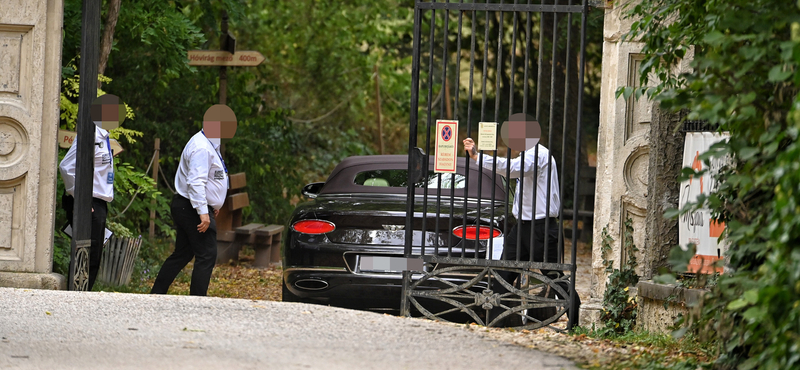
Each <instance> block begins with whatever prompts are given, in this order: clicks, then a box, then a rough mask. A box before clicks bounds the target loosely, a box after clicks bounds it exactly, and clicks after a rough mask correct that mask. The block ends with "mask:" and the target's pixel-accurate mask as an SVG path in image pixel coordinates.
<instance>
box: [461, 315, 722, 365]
mask: <svg viewBox="0 0 800 370" xmlns="http://www.w3.org/2000/svg"><path fill="white" fill-rule="evenodd" d="M459 326H462V327H463V325H459ZM554 326H556V327H559V328H561V329H564V328H566V320H563V318H562V321H561V322H558V323H556V324H555V325H554ZM466 327H467V330H470V331H473V332H476V333H480V334H482V335H484V336H486V337H489V338H492V339H495V340H500V341H503V342H507V343H513V344H515V345H519V346H522V347H526V348H531V349H536V350H539V351H542V352H547V353H552V354H556V355H559V356H562V357H565V358H568V359H570V360H572V361H575V362H576V363H578V364H581V365H583V366H585V367H587V368H590V369H639V368H641V367H642V365H643V364H647V363H652V362H660V363H661V365H663V366H665V368H669V366H670V364H673V363H675V362H678V361H682V360H686V359H688V358H694V359H696V360H698V361H701V362H704V361H707V360H708V358H707V357H706V356H704V355H700V354H695V353H686V352H683V351H681V350H679V349H677V348H665V347H662V346H655V345H644V344H635V343H625V342H620V341H614V340H609V339H597V338H592V337H589V336H587V335H585V334H580V335H571V334H568V333H566V332H557V331H554V330H552V329H546V328H542V329H534V330H514V329H505V328H487V327H483V326H480V325H475V324H470V325H467V326H466Z"/></svg>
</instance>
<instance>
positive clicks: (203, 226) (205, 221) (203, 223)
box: [197, 213, 211, 233]
mask: <svg viewBox="0 0 800 370" xmlns="http://www.w3.org/2000/svg"><path fill="white" fill-rule="evenodd" d="M209 225H211V218H210V217H208V213H206V214H203V215H200V225H197V231H199V232H201V233H204V232H206V230H208V226H209Z"/></svg>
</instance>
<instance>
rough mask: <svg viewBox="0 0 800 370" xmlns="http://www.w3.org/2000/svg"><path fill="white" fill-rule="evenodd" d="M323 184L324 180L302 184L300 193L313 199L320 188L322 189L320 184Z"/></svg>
mask: <svg viewBox="0 0 800 370" xmlns="http://www.w3.org/2000/svg"><path fill="white" fill-rule="evenodd" d="M323 185H325V183H324V182H312V183H310V184H308V185H306V186H303V191H302V194H303V195H305V196H307V197H309V198H311V199H314V198H316V197H317V195H319V192H320V190H322V186H323Z"/></svg>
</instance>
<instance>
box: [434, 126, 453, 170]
mask: <svg viewBox="0 0 800 370" xmlns="http://www.w3.org/2000/svg"><path fill="white" fill-rule="evenodd" d="M457 136H458V121H447V120H436V160H435V162H434V165H433V172H438V173H455V172H456V158H458V156H457V150H458V144H457V141H458V138H457Z"/></svg>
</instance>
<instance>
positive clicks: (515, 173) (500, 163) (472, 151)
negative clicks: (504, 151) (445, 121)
mask: <svg viewBox="0 0 800 370" xmlns="http://www.w3.org/2000/svg"><path fill="white" fill-rule="evenodd" d="M464 149H465V150H466V152H467V153H468V154H469V157H470V158H472V160H474V161H475V163H478V159H479V158H478V151H477V148H476V147H475V142H474V141H473V140H472V139H471V138H466V139H464ZM493 162H497V173H498V174H500V175H501V176H505V175H506V166H509V167H511V171H510V174H509V178H512V179H515V178H518V177H519V175H520V167H521V164H522V161H521V160H520V157H517V158H514V159H512V160H511V161H510V164H509V161H508V160H507V159H506V158H500V157H498V158H497V159H496V160H495V158H494V157H492V156H490V155H484V156H483V163H482V164H481V165H482V166H483V168H487V169H490V170H491V169H492V163H493Z"/></svg>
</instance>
